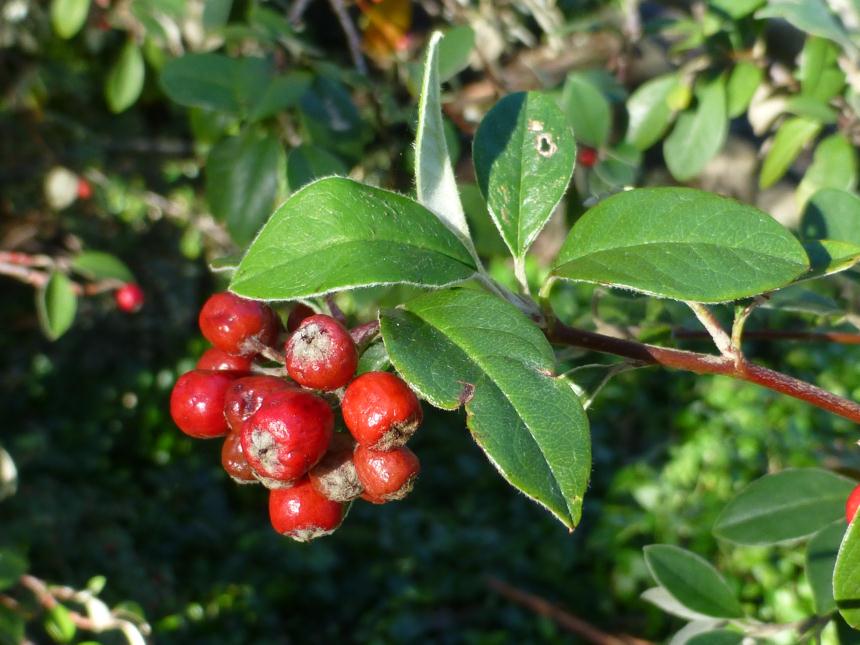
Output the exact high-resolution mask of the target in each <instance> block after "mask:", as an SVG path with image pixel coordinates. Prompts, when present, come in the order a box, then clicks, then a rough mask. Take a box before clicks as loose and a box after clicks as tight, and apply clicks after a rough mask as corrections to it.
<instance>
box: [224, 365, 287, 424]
mask: <svg viewBox="0 0 860 645" xmlns="http://www.w3.org/2000/svg"><path fill="white" fill-rule="evenodd" d="M295 389H296V388H295V387H294V386H292V385H290V384H289V383H287V382H286V381H285V380H283V379H280V378H277V377H275V376H246V377H244V378H240V379H237V380H235V381H233V383H231V384H230V387H229V388H227V396H226V397H225V398H224V417H225V418H226V419H227V425H228V426H230V428H231V429H232V430H233V431H234V432H241V430H242V426H243V425H244V423H245V421H247V420H248V419H250V418H251V417H252V416H254V415H255V414H256V413H257V410H259V409H260V406H262V405H263V401H265V400H266V399H267V398H268V397H269V396H270V395H271V394H272V393H273V392H285V391H287V390H295Z"/></svg>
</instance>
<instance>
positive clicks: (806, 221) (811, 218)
mask: <svg viewBox="0 0 860 645" xmlns="http://www.w3.org/2000/svg"><path fill="white" fill-rule="evenodd" d="M800 233H801V235H802V236H803V237H804V238H806V239H808V240H824V239H827V240H836V241H839V242H851V243H852V244H860V197H858V196H857V195H855V194H854V193H849V192H848V191H845V190H838V189H836V188H824V189H822V190H819V191H818V192H817V193H815V194H814V195H813V196H812V198H811V199H810V200H809V202H808V203H807V204H806V208H805V209H804V211H803V215H802V216H801V219H800Z"/></svg>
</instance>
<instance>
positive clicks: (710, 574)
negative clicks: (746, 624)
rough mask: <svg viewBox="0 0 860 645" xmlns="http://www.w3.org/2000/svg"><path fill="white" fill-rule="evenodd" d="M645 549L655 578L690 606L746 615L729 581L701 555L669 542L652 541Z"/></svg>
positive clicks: (707, 612)
mask: <svg viewBox="0 0 860 645" xmlns="http://www.w3.org/2000/svg"><path fill="white" fill-rule="evenodd" d="M644 552H645V563H646V564H647V565H648V570H649V571H650V572H651V575H652V576H653V577H654V580H656V581H657V583H658V584H659V585H660V586H662V587H663V588H665V589H666V591H668V592H669V594H671V595H672V597H674V598H675V600H677V601H678V602H680V603H681V604H682V605H684V606H685V607H686V608H687V609H690V610H691V611H694V612H696V613H698V614H704V615H705V616H712V617H714V618H741V617H742V616H743V615H744V612H743V609H741V606H740V603H739V602H738V601H737V598H735V595H734V594H733V593H732V590H731V589H729V586H728V585H727V584H726V581H725V580H724V579H723V577H722V576H721V575H720V574H719V572H718V571H717V570H716V569H714V568H713V567H712V566H711V565H710V564H709V563H708V562H706V561H705V560H704V559H703V558H701V557H700V556H698V555H696V554H695V553H691V552H690V551H686V550H684V549H681V548H679V547H677V546H671V545H669V544H652V545H650V546H646V547H645V549H644Z"/></svg>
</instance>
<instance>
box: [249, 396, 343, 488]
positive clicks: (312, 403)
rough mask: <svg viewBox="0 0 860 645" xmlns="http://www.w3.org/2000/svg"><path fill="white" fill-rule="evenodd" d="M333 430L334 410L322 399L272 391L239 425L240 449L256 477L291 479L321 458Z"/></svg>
mask: <svg viewBox="0 0 860 645" xmlns="http://www.w3.org/2000/svg"><path fill="white" fill-rule="evenodd" d="M333 431H334V414H333V413H332V411H331V408H330V407H329V405H328V403H326V402H325V401H324V400H323V399H321V398H320V397H318V396H316V395H315V394H311V393H310V392H305V391H302V390H287V391H284V392H275V393H272V394H270V395H269V396H268V397H266V398H265V399H264V401H263V404H262V406H260V409H259V410H258V411H257V413H256V414H255V415H254V416H253V417H251V418H250V419H248V421H246V422H245V424H244V425H243V426H242V450H244V452H245V458H246V459H247V460H248V463H249V464H251V468H253V469H254V473H255V474H256V475H257V476H258V478H260V479H261V480H262V479H273V480H277V481H278V482H284V483H291V482H294V481H295V480H297V479H299V478H301V477H302V476H303V475H305V474H306V473H307V472H308V470H310V469H311V467H313V466H314V465H315V464H316V463H317V462H318V461H319V460H320V459H322V457H323V455H324V454H325V452H326V450H327V449H328V446H329V443H330V442H331V437H332V434H333ZM264 483H265V481H264Z"/></svg>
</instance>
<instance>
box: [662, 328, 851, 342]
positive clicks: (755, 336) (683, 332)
mask: <svg viewBox="0 0 860 645" xmlns="http://www.w3.org/2000/svg"><path fill="white" fill-rule="evenodd" d="M672 335H673V336H674V337H675V338H678V339H698V338H710V335H709V334H708V333H707V332H703V331H699V330H698V329H684V328H681V329H676V330H675V331H673V332H672ZM744 338H749V339H751V340H798V341H807V342H811V343H819V342H820V343H837V344H840V345H860V334H857V333H853V332H844V331H800V330H798V331H791V330H781V329H757V330H754V331H747V332H744Z"/></svg>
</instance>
